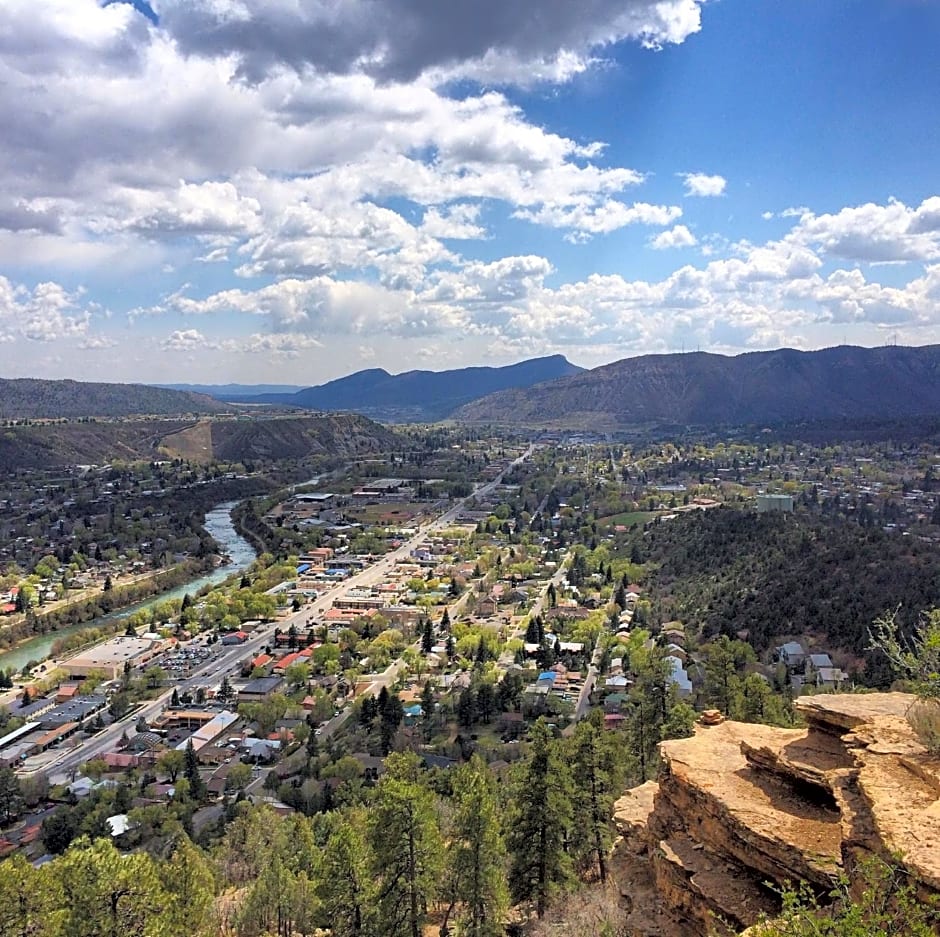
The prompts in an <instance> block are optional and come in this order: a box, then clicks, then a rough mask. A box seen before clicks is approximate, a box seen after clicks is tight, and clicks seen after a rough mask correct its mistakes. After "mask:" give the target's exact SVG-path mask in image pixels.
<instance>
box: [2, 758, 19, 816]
mask: <svg viewBox="0 0 940 937" xmlns="http://www.w3.org/2000/svg"><path fill="white" fill-rule="evenodd" d="M22 810H23V794H22V791H21V790H20V782H19V779H18V778H17V777H16V774H14V772H13V769H12V768H6V767H3V768H0V826H7V825H8V824H9V823H12V822H13V821H14V820H15V819H16V818H17V817H18V816H19V815H20V813H21V812H22Z"/></svg>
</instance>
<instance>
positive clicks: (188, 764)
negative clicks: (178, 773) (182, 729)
mask: <svg viewBox="0 0 940 937" xmlns="http://www.w3.org/2000/svg"><path fill="white" fill-rule="evenodd" d="M183 757H184V759H185V761H184V764H183V777H184V778H186V780H187V781H189V793H190V795H191V796H192V798H193V800H195V801H197V802H198V801H201V800H202V799H203V797H205V796H206V784H205V781H203V779H202V775H201V774H200V773H199V759H198V758H197V757H196V750H195V749H194V748H193V741H192V739H190V740H189V741H188V742H187V743H186V749H185V750H184V752H183Z"/></svg>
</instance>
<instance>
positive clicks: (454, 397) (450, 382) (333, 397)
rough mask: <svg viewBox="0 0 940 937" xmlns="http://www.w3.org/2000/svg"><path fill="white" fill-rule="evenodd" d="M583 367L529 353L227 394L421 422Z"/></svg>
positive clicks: (251, 400)
mask: <svg viewBox="0 0 940 937" xmlns="http://www.w3.org/2000/svg"><path fill="white" fill-rule="evenodd" d="M581 371H583V368H579V367H578V366H577V365H574V364H571V362H570V361H568V360H567V359H566V358H565V357H564V355H550V356H548V357H545V358H532V359H530V360H528V361H521V362H519V363H518V364H511V365H508V366H506V367H501V368H492V367H473V368H458V369H455V370H450V371H406V372H404V373H403V374H389V372H388V371H386V370H385V369H384V368H370V369H367V370H365V371H357V372H356V373H354V374H349V375H347V376H346V377H341V378H338V379H337V380H334V381H329V382H328V383H326V384H321V385H319V386H316V387H307V388H305V389H304V390H301V391H299V392H297V393H295V394H258V395H253V396H243V397H242V396H239V397H232V398H229V399H231V400H233V401H237V402H240V403H255V404H259V403H265V404H277V405H280V406H289V407H300V408H302V409H307V410H352V411H355V412H356V413H361V414H363V415H364V416H368V417H370V418H371V419H374V420H384V421H386V422H391V423H395V422H411V421H415V422H421V421H434V420H441V419H444V418H446V417H448V416H450V414H451V413H452V412H453V411H454V410H456V409H457V408H458V407H459V406H461V405H462V404H465V403H468V402H469V401H471V400H475V399H477V398H478V397H482V396H483V395H484V394H490V393H493V392H495V391H500V390H505V389H507V388H518V387H529V386H531V385H533V384H537V383H540V382H543V381H550V380H554V379H556V378H559V377H564V376H566V375H572V374H579V373H580V372H581Z"/></svg>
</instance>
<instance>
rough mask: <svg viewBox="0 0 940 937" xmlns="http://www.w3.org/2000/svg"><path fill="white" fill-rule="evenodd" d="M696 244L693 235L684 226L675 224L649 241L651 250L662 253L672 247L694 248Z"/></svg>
mask: <svg viewBox="0 0 940 937" xmlns="http://www.w3.org/2000/svg"><path fill="white" fill-rule="evenodd" d="M696 244H698V241H697V240H696V239H695V235H694V234H693V233H692V232H691V231H690V230H689V229H688V228H687V227H686V226H685V225H684V224H677V225H676V226H675V227H674V228H670V229H669V230H668V231H661V232H660V233H659V234H657V235H656V237H654V238H653V239H652V240H651V241H650V247H652V248H653V250H657V251H664V250H669V249H671V248H673V247H694V246H695V245H696Z"/></svg>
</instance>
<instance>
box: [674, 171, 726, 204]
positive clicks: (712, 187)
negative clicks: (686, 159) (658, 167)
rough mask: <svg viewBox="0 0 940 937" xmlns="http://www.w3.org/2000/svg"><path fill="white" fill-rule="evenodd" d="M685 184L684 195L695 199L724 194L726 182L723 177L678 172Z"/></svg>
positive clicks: (701, 173)
mask: <svg viewBox="0 0 940 937" xmlns="http://www.w3.org/2000/svg"><path fill="white" fill-rule="evenodd" d="M679 177H680V178H681V179H682V180H683V181H684V182H685V194H686V195H688V196H690V197H695V198H713V197H715V196H717V195H724V194H725V187H726V186H727V184H728V182H727V180H726V179H725V178H724V176H709V175H707V174H705V173H704V172H680V173H679Z"/></svg>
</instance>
